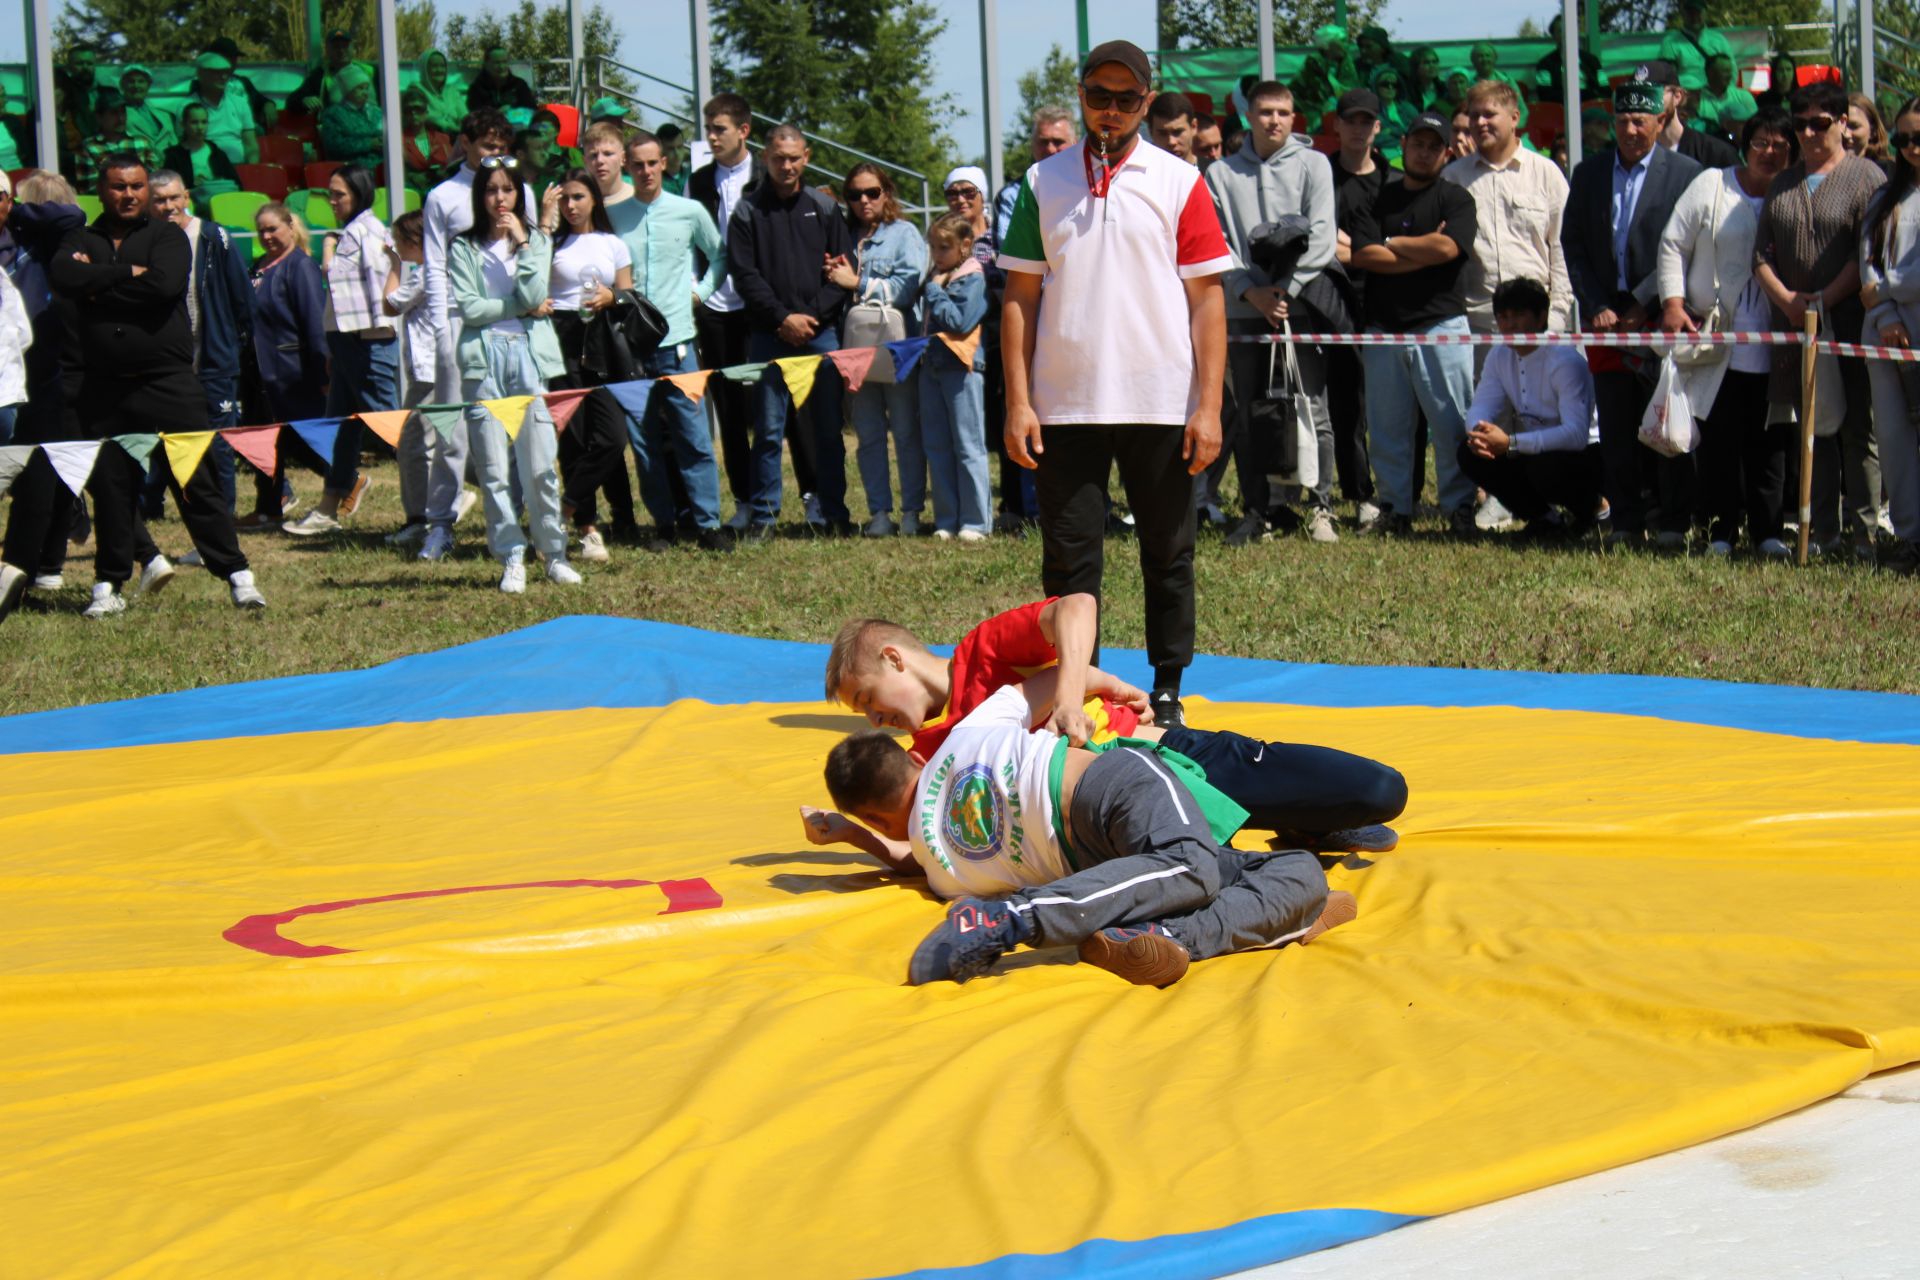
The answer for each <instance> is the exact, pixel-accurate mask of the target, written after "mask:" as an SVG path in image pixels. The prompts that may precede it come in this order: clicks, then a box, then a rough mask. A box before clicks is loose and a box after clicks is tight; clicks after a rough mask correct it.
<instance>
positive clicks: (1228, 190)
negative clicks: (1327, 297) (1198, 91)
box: [1206, 133, 1338, 320]
mask: <svg viewBox="0 0 1920 1280" xmlns="http://www.w3.org/2000/svg"><path fill="white" fill-rule="evenodd" d="M1206 180H1207V189H1208V190H1209V191H1211V192H1212V193H1213V202H1214V204H1215V205H1216V206H1218V208H1219V210H1220V224H1221V226H1222V227H1223V228H1224V229H1225V231H1226V233H1227V248H1229V249H1231V250H1232V251H1233V256H1234V258H1235V260H1236V262H1237V263H1238V265H1237V266H1235V267H1234V269H1233V270H1231V271H1228V272H1227V273H1226V275H1225V278H1224V280H1223V283H1224V284H1225V286H1226V290H1227V316H1228V318H1229V319H1236V320H1244V319H1249V318H1257V317H1258V316H1259V315H1260V313H1259V312H1258V311H1256V310H1254V308H1253V307H1252V306H1250V305H1248V303H1247V301H1246V299H1244V298H1243V297H1241V295H1242V294H1244V293H1245V292H1246V291H1247V290H1248V289H1251V288H1254V287H1255V286H1257V285H1266V284H1280V283H1283V282H1281V281H1276V280H1269V279H1268V278H1267V274H1266V272H1264V271H1262V270H1260V269H1259V268H1258V267H1256V266H1254V265H1253V261H1252V259H1251V258H1250V257H1249V256H1248V254H1247V241H1248V239H1249V238H1250V237H1251V235H1252V234H1253V229H1254V228H1255V227H1257V226H1259V225H1260V224H1261V223H1263V222H1270V221H1272V220H1273V219H1275V218H1279V217H1284V216H1285V215H1287V214H1290V213H1298V214H1304V215H1305V216H1306V217H1307V218H1308V219H1309V220H1310V221H1311V222H1312V224H1313V229H1312V232H1311V234H1310V235H1309V236H1308V238H1307V249H1306V252H1305V253H1303V254H1301V255H1300V262H1299V265H1298V266H1297V267H1295V268H1294V272H1293V276H1292V278H1291V279H1289V280H1287V281H1285V282H1284V283H1285V285H1286V290H1287V296H1288V297H1290V298H1297V297H1299V296H1300V291H1301V290H1302V289H1304V288H1305V287H1306V286H1307V285H1309V284H1311V283H1312V282H1313V279H1314V277H1316V276H1318V275H1319V274H1320V272H1321V271H1322V270H1324V269H1325V268H1326V265H1327V264H1328V263H1330V262H1332V261H1333V258H1334V248H1335V243H1336V236H1337V233H1338V228H1337V227H1336V226H1335V225H1334V214H1333V166H1332V165H1331V164H1329V163H1328V162H1327V158H1326V157H1325V156H1323V155H1321V154H1320V153H1319V152H1318V151H1315V150H1314V149H1313V143H1312V142H1311V141H1310V140H1309V139H1308V138H1307V137H1306V136H1305V135H1304V134H1298V133H1296V134H1294V135H1293V136H1292V137H1290V138H1288V139H1287V140H1286V142H1285V143H1284V144H1282V145H1281V147H1280V149H1279V150H1278V151H1276V152H1274V153H1273V154H1272V155H1270V156H1268V157H1267V158H1266V159H1265V160H1262V159H1261V158H1260V156H1259V154H1258V153H1257V152H1255V151H1254V149H1253V139H1252V138H1248V139H1247V140H1246V141H1245V142H1242V143H1241V144H1240V149H1239V150H1238V151H1236V152H1234V153H1233V154H1232V155H1230V156H1223V157H1222V158H1221V159H1219V160H1217V161H1215V162H1214V163H1213V164H1212V165H1210V166H1208V168H1207V179H1206Z"/></svg>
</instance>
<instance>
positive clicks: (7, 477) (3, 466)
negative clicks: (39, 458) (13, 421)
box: [0, 444, 34, 495]
mask: <svg viewBox="0 0 1920 1280" xmlns="http://www.w3.org/2000/svg"><path fill="white" fill-rule="evenodd" d="M33 450H34V446H33V445H30V444H13V445H7V446H6V447H5V448H0V495H4V494H5V493H6V491H7V490H9V489H11V488H13V478H14V477H15V476H17V475H19V474H20V473H21V472H22V471H25V470H26V469H27V459H28V458H31V457H32V456H33Z"/></svg>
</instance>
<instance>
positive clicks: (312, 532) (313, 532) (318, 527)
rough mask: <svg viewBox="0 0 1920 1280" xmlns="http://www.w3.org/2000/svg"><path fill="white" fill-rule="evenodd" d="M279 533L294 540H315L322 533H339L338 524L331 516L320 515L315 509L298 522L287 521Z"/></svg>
mask: <svg viewBox="0 0 1920 1280" xmlns="http://www.w3.org/2000/svg"><path fill="white" fill-rule="evenodd" d="M280 532H282V533H287V534H292V535H293V536H294V537H296V538H317V537H319V536H320V535H321V534H323V533H338V532H340V522H339V521H338V520H336V519H334V518H333V517H332V516H329V515H322V514H321V513H320V510H319V509H318V508H317V507H316V508H315V509H314V510H312V511H309V512H307V514H305V515H303V516H301V517H300V518H299V519H298V520H289V521H287V522H286V523H285V524H283V525H281V526H280Z"/></svg>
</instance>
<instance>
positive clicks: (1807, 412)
mask: <svg viewBox="0 0 1920 1280" xmlns="http://www.w3.org/2000/svg"><path fill="white" fill-rule="evenodd" d="M1806 325H1807V328H1806V335H1807V340H1806V342H1804V343H1803V344H1801V347H1800V558H1799V563H1800V564H1802V565H1805V564H1806V563H1807V540H1808V539H1809V538H1810V537H1812V535H1813V409H1814V403H1813V400H1814V396H1813V388H1814V381H1815V380H1814V376H1813V362H1814V360H1815V358H1816V356H1815V352H1814V347H1813V343H1814V339H1815V338H1817V337H1819V336H1820V313H1819V312H1818V311H1813V310H1808V312H1807V317H1806Z"/></svg>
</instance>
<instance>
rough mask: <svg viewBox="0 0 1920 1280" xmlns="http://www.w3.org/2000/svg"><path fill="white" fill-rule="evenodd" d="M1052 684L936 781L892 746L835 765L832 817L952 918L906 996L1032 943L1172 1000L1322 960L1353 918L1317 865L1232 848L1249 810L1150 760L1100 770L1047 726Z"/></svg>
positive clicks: (916, 959) (915, 971)
mask: <svg viewBox="0 0 1920 1280" xmlns="http://www.w3.org/2000/svg"><path fill="white" fill-rule="evenodd" d="M1056 678H1057V677H1056V673H1055V672H1051V671H1043V672H1041V673H1040V674H1039V675H1037V676H1034V677H1033V678H1032V679H1030V680H1028V681H1027V682H1026V683H1025V684H1023V685H1016V686H1010V687H1008V688H1004V689H1001V690H1000V691H999V692H998V693H995V694H993V695H992V696H991V697H989V698H988V699H987V700H986V701H984V702H982V703H981V704H980V705H979V706H978V707H976V708H975V709H974V710H973V711H972V712H971V713H970V714H968V715H967V717H966V718H965V719H963V720H962V721H961V722H960V723H959V724H958V725H956V726H954V728H953V730H952V732H951V733H949V734H948V735H947V738H946V740H945V742H944V743H943V744H942V746H941V748H940V752H939V755H938V756H937V758H935V759H933V760H930V761H928V762H927V764H926V765H925V767H920V766H917V765H916V764H915V763H914V761H913V759H912V758H911V757H910V756H909V755H908V754H907V752H906V751H905V750H903V749H902V748H901V747H900V745H899V744H898V743H896V742H895V741H894V740H893V739H892V738H891V737H890V736H889V735H887V734H886V733H884V732H877V731H872V730H869V731H864V732H861V733H857V734H855V735H853V736H852V737H850V738H846V739H844V740H843V741H841V742H840V743H839V744H838V745H836V746H835V747H834V749H833V751H832V752H831V753H829V755H828V757H827V769H826V779H827V789H828V791H829V792H830V793H831V794H832V795H833V798H834V802H835V803H836V804H838V805H840V806H841V807H842V808H844V809H846V810H847V811H848V812H850V813H852V814H853V815H854V816H855V817H857V818H859V819H860V820H861V821H862V822H865V823H866V824H868V825H869V826H870V827H872V828H873V829H874V830H875V831H876V832H878V833H879V834H880V835H881V836H882V837H883V838H884V839H885V841H886V847H885V851H884V852H883V853H882V854H881V856H882V857H883V858H884V859H885V860H886V861H887V862H888V864H889V865H890V866H892V867H893V868H894V869H895V870H896V871H898V872H902V873H909V874H910V873H912V872H915V871H918V872H921V873H924V874H925V875H926V877H927V883H928V886H929V887H930V888H932V889H933V890H934V891H935V892H936V893H938V894H940V895H941V896H942V897H944V898H948V899H951V900H952V903H953V905H952V906H950V907H949V908H948V910H947V916H946V919H945V920H944V921H942V922H941V924H940V925H939V926H938V927H937V928H935V929H934V930H933V932H932V933H930V934H929V935H928V936H927V938H926V940H925V941H923V942H922V943H921V944H920V946H919V947H918V948H916V949H915V951H914V953H913V958H912V959H911V961H910V962H909V963H908V966H907V981H908V982H910V983H914V984H916V985H917V984H920V983H925V982H937V981H940V980H941V979H950V980H952V981H955V982H965V981H966V980H967V979H969V978H974V977H978V976H980V975H981V974H983V973H985V972H986V971H987V969H988V968H989V967H991V966H992V964H993V962H994V961H995V960H997V959H998V958H999V957H1000V956H1001V955H1003V954H1005V953H1006V952H1008V951H1011V950H1013V949H1014V948H1015V947H1017V946H1019V945H1021V944H1022V943H1031V944H1032V945H1034V946H1036V947H1058V946H1077V947H1078V948H1079V951H1080V958H1081V959H1082V960H1084V961H1086V962H1088V963H1089V964H1094V965H1098V966H1099V967H1101V968H1103V969H1107V970H1110V971H1112V972H1113V973H1116V974H1118V975H1119V976H1121V977H1123V978H1125V979H1126V980H1127V981H1129V982H1134V983H1140V984H1143V985H1152V986H1162V987H1163V986H1166V985H1167V984H1169V983H1172V982H1176V981H1178V980H1179V979H1180V977H1181V976H1182V975H1183V974H1185V973H1186V970H1187V966H1188V964H1189V963H1190V962H1191V961H1193V960H1204V959H1207V958H1209V957H1212V956H1219V955H1225V954H1227V953H1229V952H1233V951H1251V950H1259V949H1262V948H1268V947H1278V946H1283V945H1285V944H1286V943H1289V942H1302V943H1305V942H1311V941H1313V940H1314V939H1315V938H1317V937H1319V936H1320V934H1322V933H1324V932H1326V931H1327V930H1328V929H1330V928H1333V927H1334V926H1335V925H1339V924H1343V923H1345V922H1346V921H1348V920H1351V919H1353V918H1354V916H1355V915H1356V913H1357V912H1356V906H1355V903H1354V900H1353V896H1352V895H1351V894H1347V893H1329V892H1328V889H1327V880H1326V875H1325V873H1324V872H1322V871H1321V869H1320V864H1319V862H1318V861H1317V860H1316V859H1315V858H1314V856H1313V855H1312V854H1310V853H1307V852H1305V851H1304V850H1286V851H1281V852H1258V853H1255V852H1243V851H1241V850H1237V849H1231V848H1228V847H1227V846H1226V844H1225V842H1226V841H1227V840H1228V839H1230V838H1231V837H1232V835H1233V833H1234V832H1235V831H1236V830H1238V829H1239V827H1240V824H1241V823H1242V822H1244V821H1245V820H1246V816H1247V815H1246V810H1244V809H1242V808H1240V807H1239V806H1238V805H1236V804H1235V803H1234V802H1233V801H1232V800H1230V799H1228V798H1227V797H1226V796H1224V795H1222V794H1221V793H1220V792H1219V791H1218V790H1216V789H1215V788H1213V787H1211V786H1209V785H1208V784H1207V782H1206V780H1205V778H1204V776H1201V775H1200V774H1199V771H1198V770H1197V769H1194V768H1192V766H1191V765H1190V763H1189V762H1186V761H1183V760H1180V759H1179V758H1178V757H1177V756H1174V755H1172V754H1171V753H1167V752H1163V751H1161V750H1159V749H1156V748H1153V747H1151V746H1147V745H1146V744H1125V745H1120V746H1117V747H1116V748H1115V749H1113V750H1109V751H1105V752H1101V753H1098V754H1096V753H1095V752H1093V751H1089V750H1086V749H1084V748H1078V747H1072V746H1069V744H1068V742H1067V739H1066V738H1065V737H1064V736H1062V735H1059V734H1056V733H1052V732H1040V733H1035V732H1033V730H1034V728H1036V727H1039V726H1044V725H1046V724H1047V722H1048V720H1049V717H1050V715H1051V710H1052V706H1051V704H1052V701H1053V694H1054V690H1055V684H1056Z"/></svg>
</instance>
